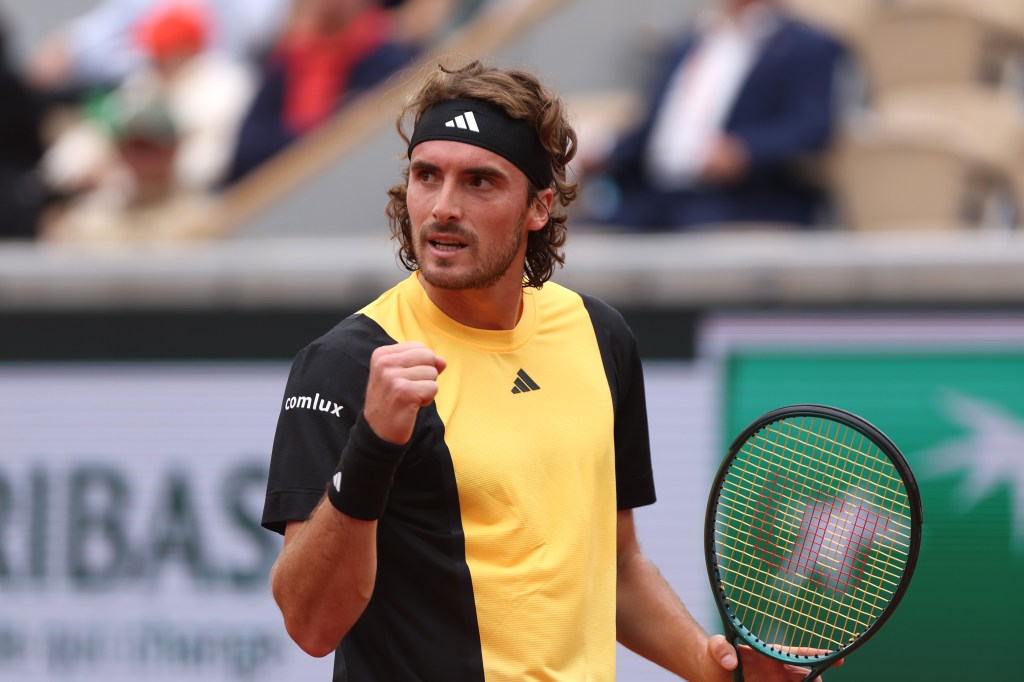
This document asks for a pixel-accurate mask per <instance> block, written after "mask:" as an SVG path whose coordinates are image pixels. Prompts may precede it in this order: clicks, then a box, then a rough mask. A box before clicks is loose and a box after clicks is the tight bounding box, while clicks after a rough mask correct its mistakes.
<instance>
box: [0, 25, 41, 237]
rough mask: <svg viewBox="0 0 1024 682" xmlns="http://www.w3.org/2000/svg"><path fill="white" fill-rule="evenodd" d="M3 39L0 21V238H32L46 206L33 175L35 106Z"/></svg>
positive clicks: (37, 149) (37, 153)
mask: <svg viewBox="0 0 1024 682" xmlns="http://www.w3.org/2000/svg"><path fill="white" fill-rule="evenodd" d="M6 39H7V29H6V26H5V24H4V23H3V21H2V19H0V103H2V105H0V238H8V237H20V238H32V237H35V235H36V227H37V223H38V220H39V217H40V215H41V213H42V211H43V209H44V207H45V203H46V192H45V191H44V189H43V185H42V183H41V182H40V180H39V178H38V177H37V175H36V172H35V168H36V164H37V163H38V162H39V159H40V158H41V156H42V153H43V142H42V137H41V132H40V130H39V112H38V110H37V106H36V104H37V103H36V101H35V98H34V96H33V94H32V93H31V91H30V90H29V89H28V87H27V86H26V84H25V82H24V81H23V79H22V77H21V75H20V74H19V73H18V72H17V70H16V69H15V68H14V67H13V65H12V64H11V60H10V55H9V54H8V53H7V44H6Z"/></svg>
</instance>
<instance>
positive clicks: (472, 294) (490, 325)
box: [417, 274, 523, 330]
mask: <svg viewBox="0 0 1024 682" xmlns="http://www.w3.org/2000/svg"><path fill="white" fill-rule="evenodd" d="M417 279H418V280H419V283H420V286H422V287H423V289H424V291H426V292H427V298H429V299H430V301H431V303H433V304H434V305H436V306H437V307H438V309H439V310H441V312H443V313H444V314H445V315H447V316H448V317H450V318H451V319H453V320H455V321H456V322H458V323H459V324H461V325H463V326H464V327H472V328H473V329H489V330H509V329H515V326H516V324H517V323H518V322H519V317H520V315H521V314H522V310H523V285H522V280H521V279H520V280H509V279H507V278H506V279H505V280H503V281H501V282H498V283H497V284H495V285H494V286H492V287H488V288H486V289H442V288H439V287H435V286H433V285H432V284H430V283H429V282H427V281H426V280H425V279H424V278H423V275H422V274H420V276H419V277H418V278H417Z"/></svg>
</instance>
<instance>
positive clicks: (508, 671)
mask: <svg viewBox="0 0 1024 682" xmlns="http://www.w3.org/2000/svg"><path fill="white" fill-rule="evenodd" d="M412 340H416V341H422V342H423V343H425V344H426V345H427V346H428V347H430V348H431V349H432V350H434V351H436V352H437V353H438V354H440V355H441V356H442V357H444V358H445V359H446V360H447V362H448V366H447V368H446V369H445V371H444V372H443V373H442V374H441V376H440V378H439V380H438V382H439V391H438V394H437V398H436V399H435V401H434V403H433V404H432V405H430V406H429V407H426V408H423V409H422V410H420V414H419V417H418V421H417V426H416V430H415V433H414V435H413V440H412V442H411V446H410V448H409V450H408V452H407V454H406V455H405V457H404V458H403V460H402V462H401V464H400V466H399V468H398V471H397V473H396V475H395V482H394V486H393V488H392V490H391V493H390V497H389V498H388V505H387V509H386V511H385V513H384V516H383V518H381V520H380V524H379V526H378V574H377V582H376V586H375V589H374V594H373V597H372V599H371V600H370V604H369V606H368V607H367V609H366V611H365V612H364V613H363V615H362V617H361V618H360V619H359V621H358V622H357V623H356V625H355V627H353V629H352V630H351V632H350V633H349V634H348V635H347V636H346V637H345V640H344V641H343V642H342V643H341V646H340V647H339V651H338V654H337V655H336V657H335V677H334V679H335V680H336V681H338V680H348V681H349V682H384V681H387V682H410V681H417V680H423V681H427V680H437V681H439V682H441V681H443V682H462V681H466V682H469V681H474V682H483V681H484V680H486V681H487V682H523V681H524V680H531V681H542V682H556V681H557V682H562V681H569V680H572V681H573V682H580V681H583V680H587V681H593V682H611V681H612V680H614V679H615V570H616V562H615V559H616V557H615V540H616V538H615V535H616V510H618V509H629V508H633V507H637V506H642V505H646V504H650V503H652V502H654V483H653V478H652V473H651V461H650V445H649V438H648V431H647V412H646V405H645V398H644V385H643V376H642V371H641V366H640V358H639V353H638V351H637V347H636V341H635V339H634V337H633V334H632V332H631V331H630V330H629V328H628V327H627V325H626V323H625V321H624V320H623V319H622V317H621V316H620V315H619V314H618V313H617V312H616V311H614V310H613V309H612V308H611V307H609V306H608V305H606V304H605V303H603V302H601V301H599V300H597V299H595V298H592V297H587V296H581V295H579V294H576V293H574V292H572V291H569V290H568V289H566V288H564V287H561V286H559V285H557V284H554V283H551V282H549V283H547V284H545V285H544V287H543V288H542V289H532V288H531V289H525V290H524V302H523V312H522V316H521V318H520V320H519V323H518V324H517V325H516V327H515V329H512V330H509V331H489V330H480V329H472V328H469V327H464V326H462V325H460V324H458V323H456V322H454V321H453V320H452V319H451V318H449V317H447V316H446V315H445V314H444V313H442V312H441V311H440V310H439V309H438V308H437V307H436V306H434V305H433V303H431V301H430V300H429V298H428V297H427V295H426V292H425V291H424V289H423V287H422V286H421V285H420V283H419V281H418V280H417V275H416V274H413V275H412V276H410V277H409V278H408V279H406V280H405V281H404V282H402V283H400V284H398V285H397V286H396V287H394V288H393V289H391V290H389V291H388V292H386V293H384V294H383V295H382V296H381V297H380V298H378V299H377V300H376V301H375V302H373V303H372V304H370V305H368V306H367V307H365V308H363V309H362V310H360V311H359V312H357V313H356V314H354V315H352V316H351V317H349V318H347V319H346V320H344V321H343V322H341V323H340V324H339V325H338V326H337V327H335V328H334V329H333V330H331V331H330V332H328V333H327V334H325V335H324V336H323V337H321V338H320V339H318V340H316V341H315V342H313V343H312V344H310V345H309V346H307V347H306V348H305V349H303V350H302V351H301V352H300V353H299V354H298V355H297V356H296V358H295V361H294V364H293V366H292V371H291V375H290V377H289V380H288V385H287V388H286V392H285V399H284V405H283V408H282V411H281V416H280V420H279V422H278V427H277V435H276V437H275V439H274V451H273V457H272V460H271V466H270V479H269V483H268V488H267V498H266V505H265V508H264V512H263V525H264V526H265V527H266V528H269V529H271V530H274V531H277V532H283V530H284V526H285V524H286V523H287V522H288V521H292V520H303V519H306V518H308V516H309V514H310V513H311V512H312V510H313V509H314V507H315V506H316V504H317V503H318V502H319V500H320V498H321V496H322V495H323V492H324V489H325V486H326V484H327V482H328V480H329V479H330V477H331V474H332V472H333V471H334V468H335V466H336V465H337V463H338V458H339V456H340V454H341V451H342V449H343V448H344V446H345V443H346V440H347V438H348V433H349V430H350V429H351V427H352V426H353V424H354V423H355V420H356V417H357V416H358V415H359V411H360V410H361V409H362V401H363V398H364V395H365V391H366V383H367V378H368V375H369V361H370V354H371V353H372V352H373V350H374V348H376V347H378V346H381V345H384V344H390V343H395V342H400V341H412Z"/></svg>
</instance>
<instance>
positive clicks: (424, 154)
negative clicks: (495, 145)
mask: <svg viewBox="0 0 1024 682" xmlns="http://www.w3.org/2000/svg"><path fill="white" fill-rule="evenodd" d="M549 191H550V190H546V192H549ZM528 196H529V195H528V182H527V179H526V176H525V175H523V173H522V171H520V170H519V169H518V168H516V167H515V166H514V165H512V163H511V162H509V161H508V160H506V159H505V158H503V157H501V156H498V155H497V154H495V153H493V152H490V151H487V150H486V149H482V148H480V147H476V146H474V145H471V144H465V143H462V142H454V141H450V140H430V141H427V142H423V143H421V144H419V145H417V146H416V148H415V149H414V150H413V153H412V158H411V159H410V166H409V184H408V192H407V197H406V202H407V204H408V208H409V218H410V220H411V222H412V235H413V249H414V251H415V254H416V259H417V261H418V263H419V266H420V271H421V273H422V276H423V278H424V280H426V282H427V283H428V284H430V285H432V286H435V287H437V288H440V289H457V290H462V289H484V288H488V287H492V286H495V285H496V284H498V283H499V282H508V281H510V280H515V282H517V283H518V284H519V285H521V283H522V278H523V263H524V258H525V255H526V235H527V233H528V232H530V231H532V230H539V229H541V228H542V227H544V225H545V224H546V223H547V211H546V210H545V208H544V206H542V205H541V204H540V203H539V202H538V201H528Z"/></svg>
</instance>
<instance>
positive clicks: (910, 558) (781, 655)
mask: <svg viewBox="0 0 1024 682" xmlns="http://www.w3.org/2000/svg"><path fill="white" fill-rule="evenodd" d="M794 417H812V418H815V417H817V418H823V419H828V420H831V421H835V422H839V423H840V424H843V425H845V426H847V427H849V428H851V429H853V430H855V431H857V432H859V433H860V434H862V435H863V436H864V437H866V438H867V439H869V440H870V441H872V442H873V443H874V444H875V445H876V446H877V447H878V449H879V450H881V451H882V452H883V453H884V454H885V455H886V456H887V457H888V458H889V460H890V461H891V462H892V464H893V466H894V467H895V468H896V470H897V471H898V472H899V475H900V478H901V479H902V481H903V486H904V488H905V489H906V491H907V506H908V507H909V509H910V542H909V545H908V548H907V562H906V567H905V568H904V570H903V574H902V575H901V576H900V581H899V584H898V585H897V586H896V589H895V590H894V591H893V595H892V598H891V599H890V600H889V603H888V605H887V606H886V607H885V609H884V610H883V611H882V613H880V614H879V616H878V618H876V619H875V621H874V622H873V623H872V624H871V625H870V626H868V628H867V629H866V630H865V631H864V632H863V633H862V634H861V635H860V636H859V637H857V638H856V639H854V640H853V641H852V642H850V643H848V644H847V645H846V646H843V647H841V648H839V649H837V650H835V651H832V652H830V653H827V654H823V655H820V656H805V655H800V654H790V653H787V652H785V651H782V650H781V649H779V648H778V647H774V646H772V645H770V644H768V643H767V642H764V641H762V640H760V639H759V638H758V637H757V636H756V635H754V633H752V632H750V630H749V629H747V628H746V627H745V626H744V625H743V624H742V623H741V622H740V621H739V619H738V618H736V616H735V615H734V614H733V611H732V609H731V607H730V606H729V604H728V599H727V597H726V596H725V591H724V589H723V588H722V579H721V576H720V573H719V568H718V561H717V556H718V554H717V552H716V551H715V519H716V516H717V509H718V499H719V497H720V493H721V490H722V485H723V482H724V479H725V476H726V474H727V473H728V472H729V469H730V467H731V466H732V464H733V462H734V461H735V460H736V457H737V455H738V454H739V452H740V450H741V449H742V448H743V446H744V445H745V444H746V443H747V441H748V440H749V439H750V438H751V437H752V436H753V435H754V434H756V433H757V432H758V431H761V430H762V429H764V428H765V427H767V426H769V425H770V424H772V423H775V422H778V421H782V420H784V419H792V418H794ZM923 522H924V511H923V507H922V504H921V494H920V491H919V490H918V487H917V481H916V479H915V478H914V474H913V472H912V471H911V470H910V465H909V464H907V460H906V458H905V457H904V456H903V453H902V452H900V449H899V448H898V447H897V446H896V444H895V443H894V442H893V441H892V440H891V439H890V438H889V437H888V436H886V435H885V433H883V432H882V431H881V429H879V428H877V427H876V426H874V425H873V424H871V423H870V422H868V421H867V420H866V419H864V418H863V417H860V416H858V415H855V414H853V413H852V412H848V411H846V410H843V409H841V408H838V407H832V406H829V405H818V404H813V403H807V404H799V405H787V406H785V407H779V408H776V409H774V410H772V411H770V412H767V413H765V414H763V415H761V416H760V417H758V418H757V419H755V420H754V421H753V422H751V423H750V425H749V426H747V428H745V429H744V430H743V431H742V432H741V433H740V434H739V435H738V436H736V438H735V439H734V440H733V442H732V444H731V445H730V446H729V450H728V453H727V455H726V457H725V459H724V460H723V461H722V463H721V465H720V466H719V468H718V472H717V473H716V474H715V479H714V484H713V485H712V487H711V493H710V494H709V495H708V504H707V512H706V516H705V521H704V559H705V564H706V565H707V571H708V580H709V581H710V582H711V590H712V592H713V593H714V598H715V606H716V607H717V608H718V613H719V616H720V617H721V619H722V624H723V626H724V627H725V637H726V639H727V640H728V641H729V643H730V644H731V645H733V646H734V647H735V646H736V645H737V642H738V641H739V640H742V641H743V643H744V644H747V645H748V646H750V647H751V648H752V649H754V650H755V651H759V652H761V653H763V654H765V655H767V656H769V657H771V658H774V659H775V660H778V661H781V662H783V663H786V664H789V665H797V666H802V667H808V668H810V670H811V672H810V674H808V675H807V677H806V678H804V682H807V681H809V680H813V679H814V678H816V677H818V676H819V675H821V673H823V672H824V671H825V670H826V669H828V668H829V667H831V666H832V665H834V664H835V663H836V662H837V661H838V660H840V659H841V658H844V657H846V656H848V655H849V654H850V653H851V652H852V651H854V650H855V649H857V648H859V647H860V646H862V645H863V644H864V643H865V642H867V641H868V640H869V639H870V638H871V637H872V636H873V635H874V634H875V633H876V632H878V630H879V628H881V627H882V625H883V624H884V623H885V622H886V621H887V620H888V619H889V617H890V616H891V615H892V613H893V611H895V610H896V607H897V605H899V603H900V600H901V599H902V598H903V595H904V594H905V593H906V591H907V587H908V586H909V585H910V579H911V577H913V574H914V569H915V568H916V566H917V555H918V552H919V550H920V547H921V525H922V523H923ZM734 677H735V679H736V680H737V682H742V680H743V671H742V666H741V665H737V667H736V671H735V674H734Z"/></svg>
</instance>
